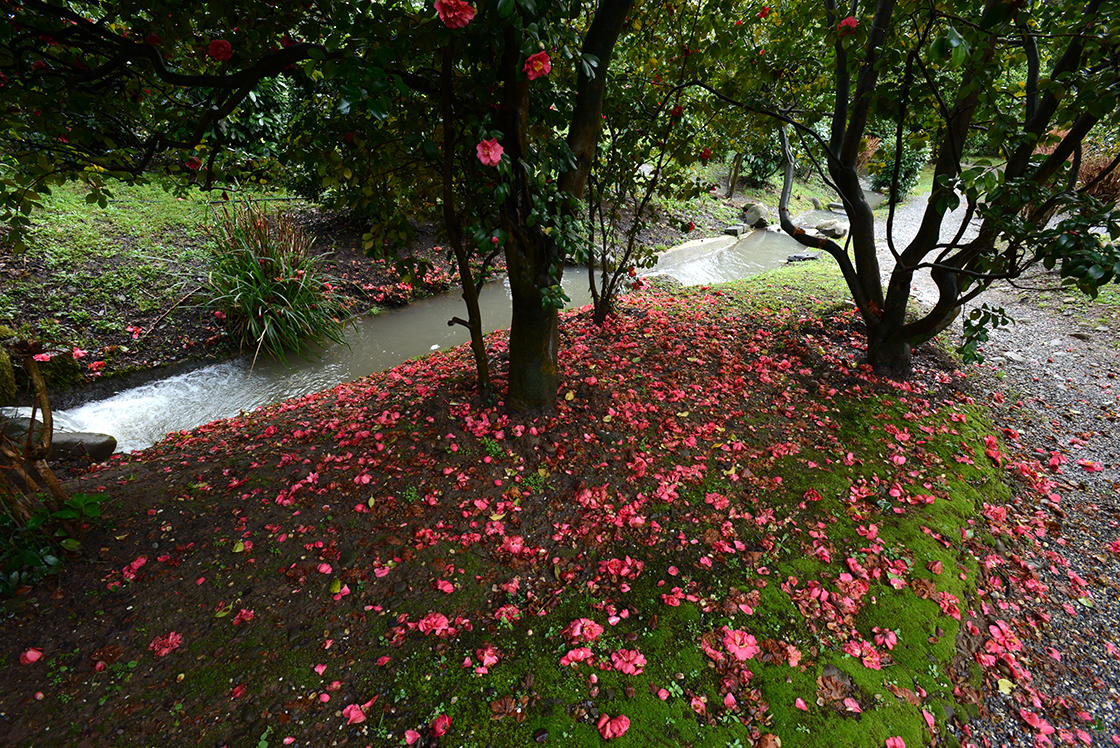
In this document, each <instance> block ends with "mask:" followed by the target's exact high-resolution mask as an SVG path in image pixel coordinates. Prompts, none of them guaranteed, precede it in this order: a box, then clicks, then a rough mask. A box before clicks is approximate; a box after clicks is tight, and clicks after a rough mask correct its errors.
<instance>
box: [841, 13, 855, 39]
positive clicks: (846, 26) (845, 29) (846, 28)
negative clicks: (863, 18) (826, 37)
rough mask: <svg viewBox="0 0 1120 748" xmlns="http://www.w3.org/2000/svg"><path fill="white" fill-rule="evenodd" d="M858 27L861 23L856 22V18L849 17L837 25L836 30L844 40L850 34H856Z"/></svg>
mask: <svg viewBox="0 0 1120 748" xmlns="http://www.w3.org/2000/svg"><path fill="white" fill-rule="evenodd" d="M858 25H859V21H857V20H856V17H855V16H848V17H847V18H845V19H844V20H843V21H841V22H840V23H838V24H836V30H837V31H839V32H840V38H841V39H842V38H844V37H845V36H848V35H849V34H854V33H855V31H856V26H858Z"/></svg>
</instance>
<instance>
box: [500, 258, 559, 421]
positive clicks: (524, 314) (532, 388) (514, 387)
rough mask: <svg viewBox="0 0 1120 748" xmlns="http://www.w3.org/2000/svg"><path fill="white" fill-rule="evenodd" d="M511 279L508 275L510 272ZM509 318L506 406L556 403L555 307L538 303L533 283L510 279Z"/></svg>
mask: <svg viewBox="0 0 1120 748" xmlns="http://www.w3.org/2000/svg"><path fill="white" fill-rule="evenodd" d="M511 281H512V276H511ZM510 286H511V290H512V292H513V320H512V325H511V327H510V331H509V394H508V396H507V398H506V407H507V408H508V409H510V410H512V411H514V412H517V413H521V412H525V411H531V410H542V409H546V408H551V407H552V406H554V405H555V404H556V390H557V387H558V386H559V375H558V373H557V367H556V355H557V352H558V351H559V348H560V333H559V328H558V323H557V318H558V314H557V309H556V307H553V306H547V307H546V306H544V305H543V304H542V303H541V293H540V289H538V288H536V287H534V285H533V284H525V283H512V282H511V284H510Z"/></svg>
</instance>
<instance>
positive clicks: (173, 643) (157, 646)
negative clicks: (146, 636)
mask: <svg viewBox="0 0 1120 748" xmlns="http://www.w3.org/2000/svg"><path fill="white" fill-rule="evenodd" d="M182 643H183V635H182V634H178V633H176V632H174V631H172V632H171V633H169V634H168V635H167V636H157V637H156V638H155V639H152V643H151V644H149V645H148V649H150V650H152V651H153V652H155V653H156V657H163V656H164V655H169V654H171V653H172V652H173V651H175V650H176V649H178V648H179V645H180V644H182Z"/></svg>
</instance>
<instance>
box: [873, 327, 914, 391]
mask: <svg viewBox="0 0 1120 748" xmlns="http://www.w3.org/2000/svg"><path fill="white" fill-rule="evenodd" d="M901 332H902V330H901V328H896V327H894V326H889V327H888V326H887V325H878V326H877V327H875V328H874V329H872V330H869V331H868V334H867V363H868V364H870V365H871V368H872V369H874V370H875V373H876V374H879V375H882V376H886V377H889V378H891V379H896V380H905V379H909V378H910V375H911V374H912V373H913V372H912V370H911V356H910V354H911V350H910V340H909V336H907V335H903V334H900V333H901Z"/></svg>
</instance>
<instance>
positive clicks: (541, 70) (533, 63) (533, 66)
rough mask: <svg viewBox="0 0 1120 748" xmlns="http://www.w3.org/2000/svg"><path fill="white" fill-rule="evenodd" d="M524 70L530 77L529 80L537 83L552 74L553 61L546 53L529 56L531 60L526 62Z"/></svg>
mask: <svg viewBox="0 0 1120 748" xmlns="http://www.w3.org/2000/svg"><path fill="white" fill-rule="evenodd" d="M523 70H524V71H525V74H526V75H527V76H529V80H531V81H535V80H536V79H537V78H540V77H541V76H544V75H548V74H549V73H551V72H552V60H551V59H549V57H548V54H547V53H546V52H537V53H536V54H535V55H529V59H527V60H525V67H524V68H523Z"/></svg>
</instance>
